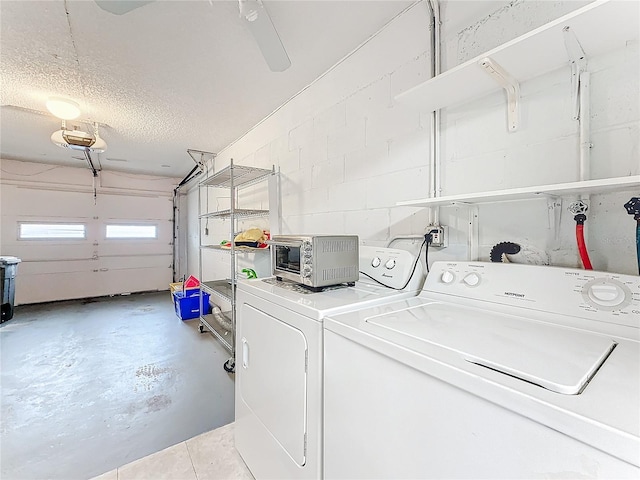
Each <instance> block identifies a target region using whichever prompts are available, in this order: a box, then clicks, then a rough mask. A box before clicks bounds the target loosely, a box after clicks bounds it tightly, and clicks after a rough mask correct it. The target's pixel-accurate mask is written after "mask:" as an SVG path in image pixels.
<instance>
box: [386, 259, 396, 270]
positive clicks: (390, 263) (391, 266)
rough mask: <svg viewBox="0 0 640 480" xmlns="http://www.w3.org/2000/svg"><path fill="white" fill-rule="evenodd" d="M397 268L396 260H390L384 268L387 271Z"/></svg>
mask: <svg viewBox="0 0 640 480" xmlns="http://www.w3.org/2000/svg"><path fill="white" fill-rule="evenodd" d="M395 266H396V260H395V259H394V258H390V259H389V260H387V263H385V264H384V267H385V268H386V269H387V270H391V269H392V268H393V267H395Z"/></svg>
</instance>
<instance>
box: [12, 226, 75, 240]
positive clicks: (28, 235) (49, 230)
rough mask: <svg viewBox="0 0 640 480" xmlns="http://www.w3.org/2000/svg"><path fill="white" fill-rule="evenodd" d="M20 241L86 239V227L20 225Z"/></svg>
mask: <svg viewBox="0 0 640 480" xmlns="http://www.w3.org/2000/svg"><path fill="white" fill-rule="evenodd" d="M18 232H19V233H18V238H19V239H20V240H33V239H49V240H58V239H64V238H76V239H78V238H80V239H84V238H87V228H86V225H83V224H81V223H20V224H19V230H18Z"/></svg>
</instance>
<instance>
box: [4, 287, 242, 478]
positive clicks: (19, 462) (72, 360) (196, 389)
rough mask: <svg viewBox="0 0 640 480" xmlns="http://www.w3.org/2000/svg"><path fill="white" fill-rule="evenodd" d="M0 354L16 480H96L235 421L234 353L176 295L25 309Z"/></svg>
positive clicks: (8, 455)
mask: <svg viewBox="0 0 640 480" xmlns="http://www.w3.org/2000/svg"><path fill="white" fill-rule="evenodd" d="M0 348H1V360H2V370H1V377H0V386H1V395H0V400H1V405H0V407H1V411H0V412H1V432H0V434H1V435H0V440H1V444H0V465H1V470H0V476H1V477H2V478H3V479H6V480H17V479H41V478H48V479H65V480H70V479H86V478H91V477H93V476H96V475H99V474H102V473H104V472H107V471H110V470H112V469H114V468H117V467H119V466H122V465H124V464H127V463H129V462H131V461H133V460H136V459H139V458H142V457H144V456H146V455H149V454H151V453H153V452H157V451H159V450H162V449H164V448H167V447H169V446H171V445H175V444H177V443H180V442H183V441H185V440H187V439H189V438H191V437H194V436H196V435H198V434H201V433H203V432H208V431H210V430H212V429H214V428H216V427H219V426H221V425H225V424H227V423H229V422H231V421H233V378H232V377H230V376H229V375H228V374H227V373H226V372H225V371H224V370H223V368H222V365H223V363H224V362H225V361H226V360H227V358H229V355H228V353H227V352H226V351H225V350H224V349H223V348H222V346H220V344H219V343H218V342H217V341H216V340H215V339H214V338H213V337H212V336H211V335H210V334H207V333H205V334H200V333H199V332H198V320H193V321H188V322H183V321H181V320H179V319H178V318H177V317H176V315H175V313H174V310H173V304H172V301H171V297H170V295H169V293H168V292H159V293H147V294H136V295H130V296H120V297H113V298H100V299H93V300H85V301H67V302H59V303H52V304H40V305H26V306H19V307H17V308H16V313H15V316H14V318H13V319H12V320H10V321H9V322H6V323H3V324H2V326H1V327H0Z"/></svg>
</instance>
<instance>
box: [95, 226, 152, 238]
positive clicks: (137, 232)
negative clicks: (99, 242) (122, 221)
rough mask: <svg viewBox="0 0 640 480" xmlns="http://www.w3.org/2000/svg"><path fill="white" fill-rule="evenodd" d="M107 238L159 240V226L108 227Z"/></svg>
mask: <svg viewBox="0 0 640 480" xmlns="http://www.w3.org/2000/svg"><path fill="white" fill-rule="evenodd" d="M106 237H107V238H157V237H158V227H157V225H107V233H106Z"/></svg>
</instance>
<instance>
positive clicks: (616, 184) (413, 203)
mask: <svg viewBox="0 0 640 480" xmlns="http://www.w3.org/2000/svg"><path fill="white" fill-rule="evenodd" d="M633 188H640V175H632V176H629V177H613V178H605V179H601V180H585V181H582V182H569V183H556V184H553V185H536V186H532V187H522V188H511V189H507V190H494V191H490V192H476V193H465V194H460V195H447V196H442V197H434V198H423V199H421V200H408V201H404V202H398V203H396V205H397V206H404V207H438V206H446V205H456V204H481V203H495V202H506V201H514V200H528V199H532V198H540V197H545V196H547V197H562V196H566V195H590V194H598V193H608V192H613V191H622V190H627V189H633Z"/></svg>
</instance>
